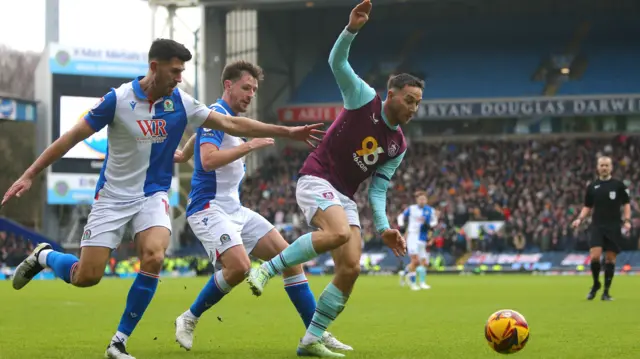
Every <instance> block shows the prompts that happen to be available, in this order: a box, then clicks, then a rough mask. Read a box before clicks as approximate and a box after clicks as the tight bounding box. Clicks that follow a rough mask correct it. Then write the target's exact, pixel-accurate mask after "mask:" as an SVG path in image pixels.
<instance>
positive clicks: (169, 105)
mask: <svg viewBox="0 0 640 359" xmlns="http://www.w3.org/2000/svg"><path fill="white" fill-rule="evenodd" d="M164 112H173V101H172V100H171V99H170V98H168V99H166V100H164Z"/></svg>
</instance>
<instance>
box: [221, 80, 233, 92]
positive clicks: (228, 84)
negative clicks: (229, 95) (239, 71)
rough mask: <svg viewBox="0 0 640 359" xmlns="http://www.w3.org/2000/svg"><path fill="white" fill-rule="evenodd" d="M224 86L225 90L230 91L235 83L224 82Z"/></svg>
mask: <svg viewBox="0 0 640 359" xmlns="http://www.w3.org/2000/svg"><path fill="white" fill-rule="evenodd" d="M223 85H224V89H225V90H230V89H231V86H232V85H233V81H231V80H224V83H223Z"/></svg>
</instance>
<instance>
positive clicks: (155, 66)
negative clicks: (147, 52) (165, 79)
mask: <svg viewBox="0 0 640 359" xmlns="http://www.w3.org/2000/svg"><path fill="white" fill-rule="evenodd" d="M149 70H151V72H153V73H156V72H157V71H158V61H155V60H153V61H151V62H149Z"/></svg>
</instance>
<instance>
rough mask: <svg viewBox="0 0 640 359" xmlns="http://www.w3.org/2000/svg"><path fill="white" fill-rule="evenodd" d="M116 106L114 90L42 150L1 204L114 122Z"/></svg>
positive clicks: (24, 189)
mask: <svg viewBox="0 0 640 359" xmlns="http://www.w3.org/2000/svg"><path fill="white" fill-rule="evenodd" d="M115 108H116V95H115V92H114V91H113V90H112V91H111V92H109V93H108V94H107V95H105V96H104V97H102V98H101V99H100V102H98V103H97V104H96V105H95V106H94V107H93V109H91V110H90V111H89V112H88V113H87V114H86V115H85V117H84V119H83V120H81V121H79V122H78V123H77V124H76V125H75V126H73V127H72V128H71V129H70V130H69V131H67V132H66V133H65V134H63V135H62V136H60V138H58V139H57V140H55V141H54V142H53V143H52V144H51V145H50V146H49V147H47V148H46V149H45V150H44V152H42V154H41V155H40V156H39V157H38V158H37V159H36V160H35V162H33V164H32V165H31V166H30V167H29V168H28V169H27V170H26V171H25V172H24V174H22V176H20V178H19V179H18V180H17V181H16V182H15V183H14V184H13V185H11V187H10V188H9V189H8V190H7V192H6V193H5V194H4V197H3V198H2V203H1V204H0V205H4V204H5V203H6V202H7V201H9V200H10V199H11V198H12V197H14V196H15V197H20V196H21V195H22V194H23V193H25V192H26V191H28V190H29V189H30V188H31V183H32V181H33V179H34V178H35V177H36V176H37V175H38V174H40V172H42V171H43V170H44V169H45V168H47V167H49V166H51V164H52V163H54V162H55V161H57V160H59V159H60V158H62V156H64V155H65V154H66V153H67V152H69V150H71V149H72V148H73V146H75V145H77V144H78V143H79V142H80V141H83V140H85V139H87V138H89V136H91V135H93V134H94V133H96V132H98V131H100V130H101V129H102V128H103V127H104V126H106V125H108V124H109V123H111V122H113V117H114V115H115Z"/></svg>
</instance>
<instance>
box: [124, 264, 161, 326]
mask: <svg viewBox="0 0 640 359" xmlns="http://www.w3.org/2000/svg"><path fill="white" fill-rule="evenodd" d="M159 277H160V276H159V275H157V274H153V273H147V272H143V271H140V272H139V273H138V275H137V276H136V279H135V280H134V281H133V284H132V285H131V289H129V294H128V295H127V305H126V307H125V309H124V313H122V318H121V319H120V324H119V325H118V332H120V333H122V334H124V335H126V336H127V337H129V336H131V333H133V330H134V329H135V328H136V325H138V322H139V321H140V319H141V318H142V315H143V314H144V312H145V310H147V307H148V306H149V303H151V299H153V295H154V294H155V293H156V288H157V287H158V278H159ZM114 338H115V336H114Z"/></svg>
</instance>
